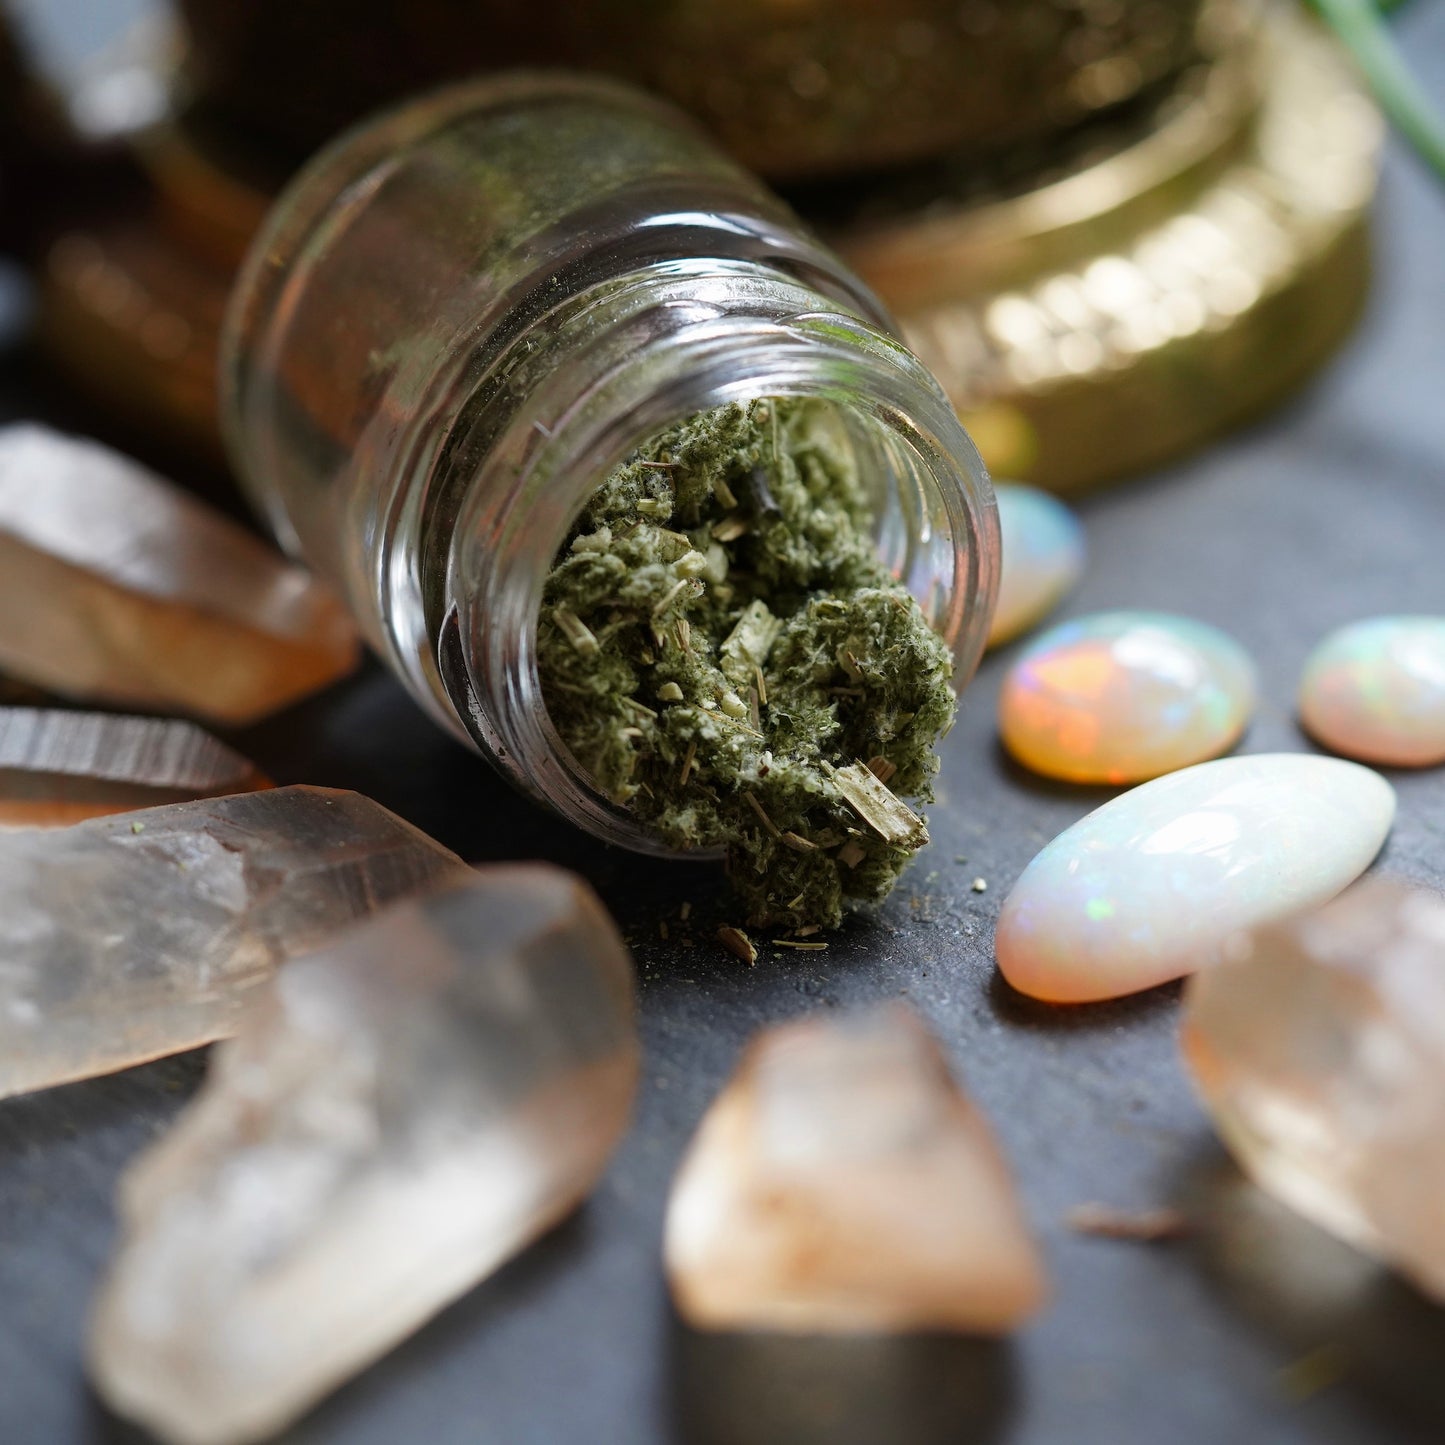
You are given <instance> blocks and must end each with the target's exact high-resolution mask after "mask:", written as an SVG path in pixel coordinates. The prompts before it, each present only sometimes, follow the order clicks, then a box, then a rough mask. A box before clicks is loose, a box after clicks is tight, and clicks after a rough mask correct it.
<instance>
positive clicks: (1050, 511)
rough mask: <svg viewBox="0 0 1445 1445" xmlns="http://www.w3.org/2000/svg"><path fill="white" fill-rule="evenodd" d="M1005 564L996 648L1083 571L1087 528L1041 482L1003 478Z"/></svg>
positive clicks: (994, 630)
mask: <svg viewBox="0 0 1445 1445" xmlns="http://www.w3.org/2000/svg"><path fill="white" fill-rule="evenodd" d="M994 496H995V497H996V498H997V500H998V525H999V536H1000V538H1001V540H1002V544H1003V568H1002V571H1001V573H1000V576H999V587H998V605H997V606H996V607H995V608H994V613H993V625H992V627H991V628H990V629H989V634H988V645H989V646H990V647H997V646H999V645H1000V644H1001V643H1004V642H1008V641H1009V640H1010V639H1011V638H1014V637H1017V636H1018V635H1019V634H1020V633H1021V632H1026V631H1027V630H1028V629H1029V628H1030V627H1032V626H1033V625H1034V623H1036V622H1039V621H1041V620H1042V619H1043V618H1044V617H1046V616H1047V615H1048V614H1049V613H1050V612H1051V611H1053V609H1054V608H1055V607H1057V606H1058V604H1059V601H1060V599H1062V597H1063V596H1064V594H1065V593H1066V592H1068V591H1069V589H1070V588H1071V587H1073V585H1074V584H1075V583H1076V582H1077V581H1078V580H1079V577H1080V576H1081V575H1082V573H1083V570H1084V555H1085V546H1084V527H1083V524H1082V523H1081V522H1080V521H1079V519H1078V518H1077V517H1076V516H1075V515H1074V514H1073V512H1071V511H1070V510H1069V509H1068V508H1067V507H1066V506H1065V505H1064V504H1063V503H1062V502H1061V501H1059V499H1058V498H1057V497H1054V496H1051V495H1050V494H1049V493H1048V492H1043V491H1040V490H1039V489H1038V488H1037V487H1025V486H1021V485H1019V484H1018V483H1017V482H999V483H997V484H996V485H995V487H994Z"/></svg>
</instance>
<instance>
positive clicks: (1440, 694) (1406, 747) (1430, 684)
mask: <svg viewBox="0 0 1445 1445" xmlns="http://www.w3.org/2000/svg"><path fill="white" fill-rule="evenodd" d="M1299 711H1300V721H1301V722H1302V723H1303V724H1304V725H1305V727H1306V728H1307V729H1308V730H1309V732H1310V734H1311V735H1312V736H1313V737H1315V738H1316V739H1318V740H1319V741H1320V742H1321V743H1323V744H1324V745H1325V747H1327V748H1329V749H1330V750H1331V751H1333V752H1337V753H1343V754H1344V755H1345V756H1346V757H1350V758H1359V759H1360V760H1361V761H1362V762H1368V763H1381V764H1384V765H1385V766H1388V767H1404V768H1421V767H1432V766H1434V765H1435V764H1437V763H1442V762H1445V617H1371V618H1369V619H1367V620H1366V621H1363V622H1355V623H1351V624H1350V625H1349V626H1348V627H1342V628H1340V629H1339V630H1338V631H1337V632H1332V633H1330V635H1329V636H1328V637H1326V638H1325V640H1324V641H1323V642H1321V643H1320V645H1319V646H1318V647H1317V648H1315V650H1314V651H1313V652H1312V653H1311V654H1310V657H1309V660H1308V661H1307V662H1306V663H1305V668H1304V676H1303V677H1302V679H1301V680H1300V693H1299Z"/></svg>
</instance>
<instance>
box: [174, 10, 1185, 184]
mask: <svg viewBox="0 0 1445 1445" xmlns="http://www.w3.org/2000/svg"><path fill="white" fill-rule="evenodd" d="M1200 4H1201V0H648V3H638V0H613V3H605V0H602V3H599V0H427V3H425V4H418V3H417V0H309V3H297V0H181V6H180V8H181V11H182V13H183V15H184V17H185V20H186V23H187V26H188V28H189V31H190V44H191V60H190V66H191V71H192V78H193V82H194V84H195V86H196V88H197V91H198V93H199V95H200V96H201V97H203V99H204V101H205V103H206V104H208V105H210V106H212V107H214V108H215V109H216V110H217V111H218V112H220V113H222V114H223V115H224V116H225V118H226V119H227V120H228V122H229V123H231V124H234V125H236V126H238V127H241V128H244V129H246V130H248V131H249V132H251V133H252V134H254V135H255V136H256V137H258V138H260V139H263V140H265V141H266V142H267V143H268V144H271V145H273V146H275V147H276V148H277V149H278V150H280V151H281V152H283V153H288V154H290V155H291V156H292V157H293V158H299V157H300V156H302V155H304V154H305V153H307V152H309V151H310V150H311V149H312V148H314V147H315V146H316V145H317V144H319V143H320V142H321V141H323V140H324V139H326V138H327V137H328V136H329V135H330V134H331V133H332V132H334V131H335V130H337V129H338V128H339V127H341V126H342V125H344V124H346V123H347V122H349V121H351V120H353V119H355V118H356V117H357V116H359V115H362V114H364V113H366V112H367V111H370V110H373V109H375V108H376V107H377V106H379V105H381V104H383V103H385V102H387V101H389V100H392V99H394V98H396V97H397V96H400V95H403V94H406V93H408V92H410V91H412V90H416V89H418V88H421V87H423V86H426V85H430V84H434V83H436V82H438V81H441V80H445V79H448V78H450V77H454V76H457V75H462V74H467V73H472V72H476V71H481V70H494V69H499V68H503V67H508V66H517V65H554V66H569V67H574V68H580V69H592V70H604V71H607V72H609V73H611V74H613V75H618V76H621V77H623V78H624V79H627V80H631V81H633V82H635V83H637V84H639V85H642V86H643V87H645V88H648V89H651V90H654V91H657V92H658V93H659V94H661V95H664V96H666V97H668V98H669V99H671V100H673V101H674V102H676V103H677V104H679V105H680V106H682V107H683V109H685V110H689V111H691V112H692V113H693V114H694V115H696V116H697V117H698V118H699V119H700V120H701V121H702V122H703V123H704V124H705V125H706V126H707V127H708V128H709V129H710V130H711V131H712V132H713V133H714V134H715V135H716V136H717V137H718V138H719V139H720V140H721V141H722V142H723V143H724V144H725V145H726V146H728V147H729V148H730V149H731V150H732V151H733V152H734V154H736V155H737V156H738V157H739V158H740V159H741V160H743V161H744V162H745V163H747V164H748V165H750V166H751V167H753V169H755V170H758V171H760V172H762V173H763V174H764V175H766V176H769V177H771V178H773V179H775V180H776V179H796V178H800V177H805V176H816V175H819V174H823V173H829V172H833V173H836V172H841V171H857V170H860V169H865V168H868V167H874V166H882V165H889V164H894V163H896V162H900V161H909V160H914V159H918V158H920V157H926V156H930V155H934V154H937V153H939V152H941V151H944V150H947V149H950V148H952V149H959V148H964V149H967V150H969V151H971V152H975V153H985V152H987V153H994V152H997V151H999V150H1001V149H1004V148H1008V147H1012V146H1016V145H1018V144H1019V143H1021V142H1024V141H1029V140H1034V139H1037V138H1039V137H1041V136H1046V135H1051V134H1054V133H1056V132H1058V131H1060V130H1062V129H1065V128H1066V127H1068V126H1071V125H1074V124H1076V123H1078V122H1079V121H1081V120H1083V119H1085V118H1087V117H1089V116H1091V115H1093V114H1095V113H1096V112H1098V111H1100V110H1102V109H1104V108H1107V107H1111V106H1116V105H1118V104H1120V103H1122V102H1125V101H1127V100H1129V99H1130V98H1131V97H1132V96H1134V95H1137V94H1139V93H1140V92H1141V91H1143V90H1145V89H1147V88H1148V87H1149V86H1150V85H1152V84H1154V83H1156V82H1158V81H1160V80H1161V79H1163V78H1166V77H1168V76H1170V75H1172V74H1174V73H1176V72H1177V71H1178V70H1180V69H1181V68H1182V67H1183V66H1184V65H1185V64H1186V63H1187V62H1188V61H1189V60H1190V58H1191V56H1192V45H1193V37H1194V26H1195V20H1196V17H1197V14H1198V11H1199V9H1200Z"/></svg>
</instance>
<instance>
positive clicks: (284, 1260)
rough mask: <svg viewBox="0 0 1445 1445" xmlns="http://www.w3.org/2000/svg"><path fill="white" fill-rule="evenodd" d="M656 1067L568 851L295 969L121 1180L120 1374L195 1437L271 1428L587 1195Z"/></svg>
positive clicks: (188, 1444)
mask: <svg viewBox="0 0 1445 1445" xmlns="http://www.w3.org/2000/svg"><path fill="white" fill-rule="evenodd" d="M637 1069H638V1043H637V1035H636V1028H635V1022H634V1001H633V985H632V973H631V966H630V961H629V958H628V955H627V950H626V949H625V947H624V946H623V944H622V941H621V939H620V938H619V937H618V935H617V931H616V929H615V928H614V927H613V925H612V923H611V921H610V919H609V918H608V917H607V914H606V913H605V912H604V910H603V908H602V906H601V904H600V903H599V902H598V901H597V899H596V898H595V896H594V895H593V894H592V893H591V892H590V891H589V890H588V889H587V887H586V886H585V885H584V884H583V883H581V882H580V881H579V880H577V879H575V878H573V877H572V876H571V875H569V874H566V873H563V872H561V871H560V870H558V869H555V868H550V867H543V866H539V865H525V866H509V867H499V868H492V869H486V870H481V871H479V872H477V873H475V874H474V875H473V876H472V877H471V878H470V879H469V880H467V881H465V882H462V883H458V884H456V885H454V886H451V887H448V888H446V889H444V890H442V891H440V892H435V893H433V894H431V895H429V896H428V897H426V898H423V899H417V900H413V901H410V902H406V903H402V904H399V905H397V906H396V907H395V908H393V909H390V910H387V911H386V912H385V913H383V914H381V915H379V916H378V917H376V918H374V919H371V920H369V921H367V922H365V923H363V924H360V925H358V926H357V927H356V928H355V929H354V930H350V931H348V932H347V933H345V934H344V935H342V936H340V937H339V938H337V939H336V940H335V941H334V942H333V944H332V945H331V946H330V947H328V948H327V949H326V950H325V951H324V952H320V953H316V954H313V955H311V956H309V957H307V958H304V959H299V960H296V961H294V962H293V963H291V964H289V965H288V966H287V967H286V968H285V969H283V970H282V971H281V972H280V973H279V974H278V975H277V976H276V979H275V982H274V983H273V985H272V986H271V987H269V988H268V989H266V990H265V991H264V993H263V994H262V995H260V996H259V997H258V998H257V999H256V1000H255V1001H254V1004H253V1007H252V1008H251V1010H250V1011H249V1013H248V1017H247V1020H246V1023H245V1026H244V1028H243V1029H242V1031H241V1033H240V1035H239V1036H238V1037H237V1038H236V1039H235V1040H234V1041H233V1042H231V1043H229V1044H227V1045H224V1046H222V1048H221V1049H219V1050H218V1051H217V1055H216V1059H215V1062H214V1065H213V1067H212V1072H211V1075H210V1077H209V1078H208V1080H207V1082H206V1084H205V1087H204V1088H203V1090H202V1092H201V1094H200V1096H199V1097H198V1098H197V1100H196V1101H195V1102H194V1103H193V1104H192V1105H191V1107H190V1108H189V1110H188V1111H187V1112H186V1113H185V1114H184V1115H183V1116H182V1118H181V1120H180V1121H179V1123H178V1124H177V1125H176V1126H175V1128H174V1129H173V1130H172V1132H171V1133H170V1134H169V1135H167V1136H166V1137H165V1138H164V1139H163V1140H161V1142H160V1143H159V1144H157V1145H156V1146H155V1147H154V1148H152V1149H151V1151H150V1152H149V1153H148V1154H146V1155H145V1156H143V1157H142V1158H141V1160H140V1161H139V1162H138V1163H137V1164H136V1165H135V1166H134V1167H133V1168H132V1169H131V1171H130V1172H129V1173H128V1174H127V1175H126V1177H125V1179H124V1181H123V1183H122V1188H121V1201H120V1203H121V1213H122V1216H123V1231H124V1237H123V1240H122V1243H121V1246H120V1251H119V1254H118V1256H117V1258H116V1260H115V1262H114V1265H113V1268H112V1270H111V1273H110V1276H109V1279H108V1280H107V1282H106V1283H105V1285H104V1287H103V1288H102V1291H101V1294H100V1296H99V1299H98V1301H97V1303H96V1307H95V1311H94V1315H93V1320H92V1333H91V1339H90V1360H91V1368H92V1374H93V1376H94V1378H95V1380H96V1383H97V1384H98V1386H99V1388H100V1390H101V1393H102V1394H103V1395H104V1396H105V1398H106V1399H107V1400H108V1401H109V1402H110V1404H111V1405H112V1406H114V1407H115V1408H116V1409H117V1410H119V1411H120V1412H121V1413H123V1414H125V1415H127V1416H131V1417H133V1418H135V1419H137V1420H139V1421H142V1422H143V1423H144V1424H146V1425H147V1426H148V1427H149V1428H150V1429H152V1430H154V1431H156V1432H157V1433H158V1434H159V1435H161V1436H162V1437H163V1438H165V1439H167V1440H170V1441H174V1442H185V1445H237V1442H241V1441H249V1440H257V1439H260V1438H263V1437H265V1436H267V1435H269V1434H271V1433H273V1432H274V1431H276V1430H277V1429H279V1428H280V1427H281V1426H282V1425H284V1424H286V1423H287V1422H288V1421H289V1420H291V1419H293V1418H294V1417H296V1416H297V1415H299V1414H300V1413H301V1412H302V1411H304V1410H305V1409H306V1408H307V1407H308V1406H310V1405H311V1404H313V1403H314V1402H315V1401H317V1400H318V1399H320V1398H321V1397H322V1396H323V1395H325V1394H326V1393H328V1392H329V1391H330V1390H332V1389H333V1388H335V1387H336V1386H337V1385H338V1384H340V1383H341V1382H342V1381H343V1380H344V1379H345V1378H346V1377H347V1376H349V1375H350V1374H351V1373H353V1372H354V1371H355V1370H357V1369H359V1368H361V1367H362V1366H364V1365H366V1364H368V1363H369V1362H370V1361H371V1360H373V1359H375V1358H376V1357H377V1356H378V1355H380V1354H382V1353H383V1352H385V1351H386V1350H388V1349H390V1348H391V1347H392V1346H393V1345H394V1344H396V1343H397V1342H398V1341H399V1340H400V1339H402V1338H403V1337H404V1336H406V1335H407V1334H409V1333H410V1332H411V1331H413V1330H414V1329H416V1328H417V1327H418V1326H419V1325H420V1324H421V1323H422V1322H423V1321H425V1320H426V1319H427V1318H429V1317H430V1316H431V1315H433V1314H435V1313H436V1312H437V1311H438V1310H439V1309H441V1308H442V1307H443V1306H444V1305H446V1304H447V1303H449V1302H450V1301H451V1300H453V1299H455V1298H456V1297H457V1296H458V1295H460V1294H462V1293H463V1292H464V1291H466V1290H468V1289H470V1288H471V1287H472V1286H473V1285H474V1284H476V1283H477V1281H478V1280H480V1279H482V1278H483V1277H484V1276H485V1275H487V1274H488V1273H489V1272H491V1271H492V1270H493V1269H495V1268H496V1267H497V1266H498V1265H499V1264H501V1263H502V1262H503V1261H504V1260H505V1259H507V1258H508V1257H509V1256H510V1255H512V1254H513V1253H515V1252H516V1251H517V1250H519V1249H521V1248H522V1247H523V1246H524V1245H525V1244H527V1243H528V1242H529V1241H530V1240H532V1239H533V1238H535V1237H536V1236H537V1235H538V1234H540V1233H541V1232H542V1231H543V1230H544V1229H546V1228H547V1227H548V1226H549V1225H551V1224H553V1223H555V1222H556V1221H557V1220H559V1219H560V1218H562V1217H563V1216H564V1215H565V1214H567V1213H568V1212H569V1211H570V1210H571V1209H572V1208H573V1207H574V1206H575V1205H576V1204H577V1203H578V1202H579V1201H580V1200H581V1199H582V1198H583V1197H584V1196H585V1195H586V1194H587V1193H588V1192H589V1191H590V1190H591V1188H592V1187H593V1185H594V1184H595V1183H596V1182H597V1179H598V1177H599V1176H600V1175H601V1173H602V1170H603V1168H604V1167H605V1165H606V1162H607V1159H608V1157H609V1156H610V1154H611V1153H612V1150H613V1148H614V1146H615V1145H616V1144H617V1142H618V1140H619V1138H620V1137H621V1135H622V1133H623V1131H624V1130H625V1128H626V1123H627V1119H628V1114H629V1111H630V1108H631V1101H632V1096H633V1091H634V1087H635V1082H636V1076H637Z"/></svg>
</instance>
